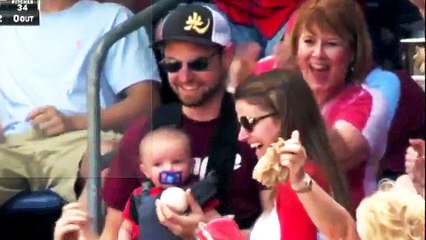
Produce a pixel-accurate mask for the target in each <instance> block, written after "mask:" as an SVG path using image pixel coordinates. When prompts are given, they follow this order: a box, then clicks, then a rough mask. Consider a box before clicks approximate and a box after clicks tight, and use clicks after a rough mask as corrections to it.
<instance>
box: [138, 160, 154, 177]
mask: <svg viewBox="0 0 426 240" xmlns="http://www.w3.org/2000/svg"><path fill="white" fill-rule="evenodd" d="M139 170H140V171H141V172H142V173H143V175H145V177H147V178H149V179H151V171H148V168H147V167H146V166H145V165H144V164H143V163H141V164H140V165H139Z"/></svg>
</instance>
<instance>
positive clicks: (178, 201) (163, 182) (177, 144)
mask: <svg viewBox="0 0 426 240" xmlns="http://www.w3.org/2000/svg"><path fill="white" fill-rule="evenodd" d="M139 155H140V161H141V164H140V171H141V172H142V173H143V174H144V175H145V176H146V178H147V179H148V180H149V181H148V182H146V183H144V184H143V187H139V188H137V189H135V190H134V191H133V193H132V195H131V196H130V198H129V200H128V201H127V204H126V207H125V209H124V211H123V218H124V221H123V223H122V225H121V227H120V231H119V235H118V239H119V240H131V239H132V240H136V239H138V236H139V234H141V237H142V238H144V236H149V237H146V239H166V238H165V237H164V236H165V235H167V236H171V235H173V234H172V233H171V232H168V230H167V228H165V227H163V226H162V225H161V224H160V223H159V221H158V218H157V215H156V212H155V211H156V210H155V204H154V203H155V200H156V199H157V197H159V196H160V195H161V194H162V193H163V191H164V190H166V189H168V190H167V191H169V190H170V189H172V188H173V192H172V193H171V194H170V195H172V199H171V200H170V198H169V200H167V199H163V197H162V198H161V200H162V202H163V203H166V204H168V205H169V207H170V208H171V209H173V210H175V211H177V212H179V213H184V212H185V210H186V209H185V208H186V207H187V206H188V205H187V201H188V200H189V198H190V197H189V196H188V195H187V194H186V193H184V192H183V194H182V191H183V190H181V192H180V198H179V196H177V194H176V193H179V191H177V190H179V188H177V187H180V188H183V189H186V188H188V187H189V186H191V195H192V196H194V197H193V198H194V199H195V201H197V202H198V203H199V204H200V205H201V206H202V208H203V211H204V213H205V215H206V216H209V218H208V219H206V220H209V219H213V218H217V217H219V216H220V215H219V214H218V213H217V212H216V210H215V208H216V207H217V205H218V201H217V200H216V199H214V198H208V200H205V201H206V203H200V202H199V201H198V200H197V199H198V198H197V196H198V195H200V194H201V195H202V194H204V193H205V192H206V191H205V189H206V187H205V186H206V184H205V183H206V182H207V181H206V179H208V178H209V175H208V176H206V178H205V179H203V181H200V182H197V178H196V177H195V176H194V175H192V174H191V169H192V167H193V166H192V165H193V161H192V158H191V143H190V139H189V137H188V136H187V135H186V134H185V133H184V132H183V131H182V130H179V129H175V128H170V127H163V128H159V129H156V130H153V131H152V132H150V133H148V134H147V135H146V136H145V137H144V138H143V139H142V141H141V142H140V145H139ZM201 185H202V186H203V187H200V186H201ZM164 192H166V191H164ZM209 193H211V191H210V192H209ZM146 199H149V200H152V201H151V202H150V201H146ZM194 199H192V201H194ZM188 202H189V201H188ZM146 203H149V204H148V205H147V204H146ZM176 206H178V207H176ZM179 206H180V207H179ZM179 208H181V209H179ZM141 213H142V215H143V217H141V216H140V214H141ZM141 219H142V221H143V222H141V223H139V221H140V220H141ZM88 223H89V221H88V216H87V213H85V212H84V211H83V210H81V206H79V205H78V204H77V203H71V204H68V205H67V206H65V207H64V210H63V213H62V217H61V218H60V219H59V220H58V222H57V224H56V228H55V238H54V239H55V240H65V239H67V240H71V239H73V240H74V239H75V240H77V239H81V238H79V237H83V238H84V237H86V238H85V239H91V240H92V239H96V238H97V237H95V236H94V234H93V233H91V232H90V229H89V228H88ZM144 223H146V224H144ZM139 225H142V229H144V230H145V232H144V233H143V234H142V232H141V233H140V232H139V229H140V228H139ZM147 225H149V227H146V226H147ZM156 229H160V231H157V230H156ZM146 231H151V232H150V233H153V234H154V235H152V234H151V235H150V233H148V234H147V233H146ZM164 232H166V233H164ZM161 234H162V235H161ZM159 236H160V237H159ZM177 238H178V237H176V239H177ZM167 239H174V238H173V236H172V237H170V238H167Z"/></svg>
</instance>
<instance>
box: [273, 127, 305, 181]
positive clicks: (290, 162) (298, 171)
mask: <svg viewBox="0 0 426 240" xmlns="http://www.w3.org/2000/svg"><path fill="white" fill-rule="evenodd" d="M279 154H281V157H280V163H281V165H282V166H285V167H288V168H289V170H290V171H289V181H290V183H291V184H297V183H299V182H301V181H302V180H303V178H304V176H305V171H304V169H303V167H304V166H305V163H306V159H307V155H306V150H305V148H304V147H303V146H302V143H301V142H300V139H299V131H297V130H295V131H293V132H292V133H291V138H290V139H288V140H286V141H285V142H284V145H283V146H282V147H280V148H279Z"/></svg>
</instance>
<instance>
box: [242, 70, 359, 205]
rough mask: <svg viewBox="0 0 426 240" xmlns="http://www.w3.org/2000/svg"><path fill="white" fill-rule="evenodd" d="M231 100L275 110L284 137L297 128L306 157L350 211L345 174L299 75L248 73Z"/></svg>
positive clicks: (305, 85) (315, 105)
mask: <svg viewBox="0 0 426 240" xmlns="http://www.w3.org/2000/svg"><path fill="white" fill-rule="evenodd" d="M235 99H236V100H244V101H247V102H248V103H249V104H253V105H256V106H260V107H261V108H262V109H264V110H266V111H275V112H277V113H278V116H277V118H279V119H281V134H280V136H281V137H282V138H284V139H289V138H290V137H291V133H292V132H293V131H294V130H298V131H299V133H300V139H301V143H302V144H303V146H304V147H305V149H306V152H307V154H308V156H309V158H310V159H311V160H312V161H313V162H314V163H316V164H317V165H318V166H320V167H321V168H322V170H324V171H325V172H326V175H327V180H328V183H329V184H330V186H331V190H332V192H333V195H334V199H335V200H336V201H337V202H338V203H340V204H341V205H342V206H343V207H345V208H346V209H347V210H348V211H349V212H351V213H353V209H352V206H351V198H350V194H349V187H348V184H347V180H346V177H345V175H344V173H343V171H341V170H340V168H339V167H338V164H337V162H336V160H335V156H334V154H333V152H332V150H331V147H330V145H329V142H328V137H327V134H326V128H325V125H324V122H323V119H322V116H321V113H320V111H319V108H318V105H317V103H316V101H315V98H314V96H313V93H312V91H311V89H310V88H309V86H308V85H307V83H306V82H305V80H304V79H303V78H302V76H301V75H300V74H298V73H296V72H292V71H290V70H273V71H270V72H266V73H263V74H260V75H257V76H250V77H248V78H247V79H246V80H245V81H244V82H243V83H242V84H241V85H239V86H238V87H237V89H236V92H235Z"/></svg>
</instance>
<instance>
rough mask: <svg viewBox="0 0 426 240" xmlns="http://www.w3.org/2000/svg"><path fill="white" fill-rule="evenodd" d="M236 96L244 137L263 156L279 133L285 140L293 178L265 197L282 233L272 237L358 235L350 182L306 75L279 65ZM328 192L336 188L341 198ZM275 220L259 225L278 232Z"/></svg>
mask: <svg viewBox="0 0 426 240" xmlns="http://www.w3.org/2000/svg"><path fill="white" fill-rule="evenodd" d="M235 98H236V111H237V115H238V119H239V120H240V124H241V129H240V133H239V140H240V141H245V142H247V143H249V144H250V145H251V146H252V147H253V148H255V149H256V155H257V156H258V157H259V158H260V157H262V156H263V155H264V154H265V153H266V152H267V149H268V148H269V147H270V146H271V144H272V143H274V142H276V141H277V139H278V138H279V137H281V138H283V139H285V140H286V141H285V143H284V144H281V145H280V146H281V147H280V148H279V150H278V154H279V155H280V164H281V166H285V167H287V168H288V169H289V174H288V181H285V182H279V183H278V185H276V186H275V187H272V189H273V190H272V191H271V192H272V195H269V198H265V199H269V203H272V204H270V205H269V206H271V205H272V206H271V207H270V208H269V209H272V211H274V210H275V209H276V212H277V215H278V221H279V233H278V234H275V235H274V236H275V237H274V236H271V237H272V238H271V237H269V238H268V239H282V240H292V239H304V240H309V239H316V238H317V231H318V230H319V231H320V232H321V233H323V234H324V235H325V236H326V237H327V238H329V239H337V238H339V239H340V238H342V239H352V238H354V239H355V238H356V232H355V228H354V222H353V220H352V218H351V216H350V214H349V213H348V211H346V210H345V208H344V207H346V209H348V210H349V211H350V210H351V207H350V206H351V204H350V195H349V190H348V186H347V184H346V181H345V178H344V176H343V173H342V171H340V170H339V169H338V167H337V164H336V162H335V160H334V155H333V153H332V150H331V148H330V146H329V144H328V138H327V134H326V130H325V129H326V128H325V126H324V123H323V120H322V117H321V113H320V111H319V109H318V106H317V104H316V101H315V98H314V96H313V94H312V92H311V91H310V88H309V86H308V85H307V83H306V82H305V81H304V79H303V78H302V77H301V76H300V75H297V74H295V73H293V72H290V71H286V70H274V71H271V72H267V73H264V74H261V75H258V76H254V77H250V78H248V79H247V80H246V81H244V82H243V83H242V84H241V85H239V86H238V87H237V89H236V92H235ZM299 136H300V137H299ZM305 149H306V151H305ZM307 156H309V158H308V157H307ZM322 171H324V173H325V177H324V174H323V172H322ZM311 178H313V179H314V180H315V181H312V180H311ZM327 182H328V183H329V184H330V188H331V191H328V188H327ZM327 192H329V193H331V192H332V193H333V196H334V199H336V201H335V200H333V199H332V198H331V197H330V195H328V194H327ZM339 203H340V205H339ZM265 206H268V204H265ZM342 206H344V207H342ZM266 209H268V207H266ZM270 219H271V218H269V220H268V221H269V222H268V224H264V225H263V229H261V230H260V231H261V232H262V233H263V234H271V233H272V232H273V231H277V229H276V228H272V227H271V228H270V227H269V226H274V221H275V222H277V219H276V218H275V220H270ZM272 219H273V218H272ZM257 225H259V223H256V224H255V226H254V229H253V231H252V236H251V238H250V239H258V238H256V236H253V234H254V232H258V231H259V229H256V228H257ZM317 229H318V230H317ZM260 231H259V232H260ZM271 235H272V234H271ZM277 235H278V237H277ZM259 236H265V235H262V234H259ZM260 239H261V238H260Z"/></svg>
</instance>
